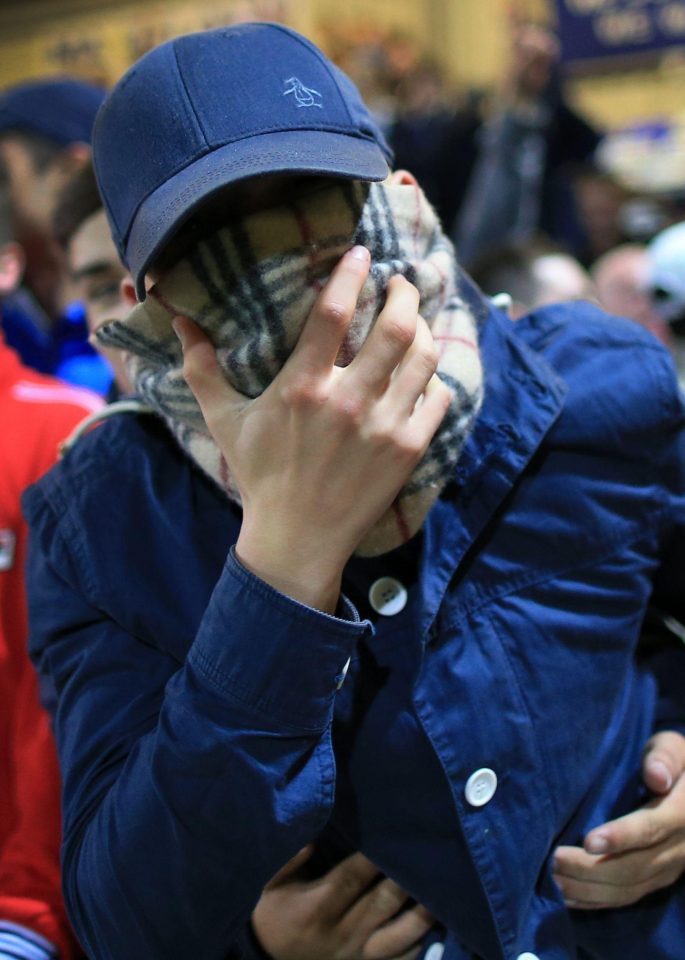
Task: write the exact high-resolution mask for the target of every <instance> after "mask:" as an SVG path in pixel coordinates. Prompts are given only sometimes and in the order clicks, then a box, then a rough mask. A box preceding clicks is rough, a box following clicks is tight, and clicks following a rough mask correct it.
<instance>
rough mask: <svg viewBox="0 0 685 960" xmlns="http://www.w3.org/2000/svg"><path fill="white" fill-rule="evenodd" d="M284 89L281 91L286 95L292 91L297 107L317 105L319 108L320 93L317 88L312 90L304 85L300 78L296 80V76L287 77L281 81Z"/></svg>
mask: <svg viewBox="0 0 685 960" xmlns="http://www.w3.org/2000/svg"><path fill="white" fill-rule="evenodd" d="M283 82H284V84H285V87H286V89H285V90H284V91H283V96H284V97H287V96H288V94H290V93H292V95H293V96H294V97H295V100H296V102H297V107H298V109H299V108H300V107H318V108H319V109H320V110H321V109H322V107H321V103H320V101H321V94H320V93H319V92H318V90H312V89H311V87H305V85H304V84H303V83H302V81H301V80H298V79H297V77H289V78H288V79H287V80H284V81H283Z"/></svg>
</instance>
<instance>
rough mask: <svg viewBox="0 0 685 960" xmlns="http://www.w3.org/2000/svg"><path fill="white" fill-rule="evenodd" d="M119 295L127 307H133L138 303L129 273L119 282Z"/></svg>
mask: <svg viewBox="0 0 685 960" xmlns="http://www.w3.org/2000/svg"><path fill="white" fill-rule="evenodd" d="M121 295H122V297H123V298H124V300H125V301H126V303H127V304H128V306H129V307H135V305H136V304H137V303H138V297H137V296H136V288H135V284H134V283H133V277H132V276H131V274H130V273H127V274H126V276H125V277H124V278H123V280H122V281H121Z"/></svg>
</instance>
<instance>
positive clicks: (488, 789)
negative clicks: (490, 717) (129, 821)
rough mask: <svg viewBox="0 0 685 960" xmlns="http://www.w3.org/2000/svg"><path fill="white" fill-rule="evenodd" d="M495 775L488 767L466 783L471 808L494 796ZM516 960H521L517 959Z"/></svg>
mask: <svg viewBox="0 0 685 960" xmlns="http://www.w3.org/2000/svg"><path fill="white" fill-rule="evenodd" d="M496 789H497V774H496V773H495V771H494V770H491V769H490V768H489V767H481V769H480V770H476V772H475V773H472V774H471V776H470V777H469V778H468V780H467V781H466V787H465V788H464V794H465V796H466V799H467V800H468V802H469V803H470V804H471V806H472V807H482V806H484V805H485V804H486V803H489V802H490V801H491V800H492V798H493V797H494V796H495V790H496ZM518 960H521V958H520V957H519V958H518Z"/></svg>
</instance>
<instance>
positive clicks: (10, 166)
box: [0, 134, 62, 238]
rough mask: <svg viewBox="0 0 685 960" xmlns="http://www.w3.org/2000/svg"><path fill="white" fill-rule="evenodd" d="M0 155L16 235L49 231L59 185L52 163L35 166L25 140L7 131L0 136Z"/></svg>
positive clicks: (59, 179) (46, 232) (59, 178)
mask: <svg viewBox="0 0 685 960" xmlns="http://www.w3.org/2000/svg"><path fill="white" fill-rule="evenodd" d="M0 159H1V160H2V162H3V163H4V164H5V166H6V167H7V172H8V175H9V181H10V197H11V200H12V207H13V209H14V215H15V219H16V222H17V231H18V234H19V236H20V238H21V236H22V235H26V234H27V233H29V234H32V233H41V234H51V232H52V231H51V229H50V223H51V217H52V213H53V210H54V207H55V201H56V199H57V192H58V190H59V189H60V188H61V186H62V178H61V177H60V176H59V175H58V170H57V168H56V165H55V164H48V166H47V167H45V169H43V170H39V169H38V168H37V167H36V166H35V163H34V160H33V157H32V156H31V153H30V151H29V149H28V147H27V146H26V144H25V143H23V142H22V140H21V139H20V138H15V137H13V136H12V135H11V134H9V135H8V136H5V137H3V138H2V139H1V140H0Z"/></svg>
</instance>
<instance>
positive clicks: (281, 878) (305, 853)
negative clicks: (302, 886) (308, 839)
mask: <svg viewBox="0 0 685 960" xmlns="http://www.w3.org/2000/svg"><path fill="white" fill-rule="evenodd" d="M313 853H314V844H313V843H308V844H307V846H306V847H302V849H301V850H300V851H299V852H298V853H296V854H295V856H294V857H293V858H292V860H288V862H287V863H286V865H285V866H284V867H281V869H280V870H279V871H278V873H277V874H275V875H274V876H273V877H272V878H271V880H269V882H268V883H267V885H266V886H265V887H264V889H265V890H273V889H274V887H280V886H283V884H285V883H288V881H290V880H293V879H294V875H295V874H296V873H297V871H298V870H299V869H300V867H302V866H303V865H304V864H305V863H306V862H307V860H309V858H310V857H311V855H312V854H313Z"/></svg>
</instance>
